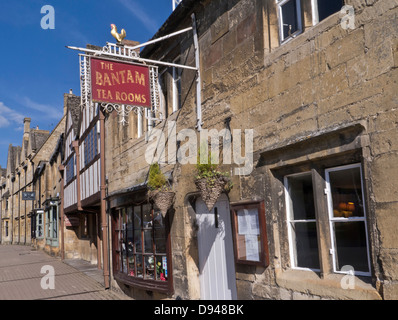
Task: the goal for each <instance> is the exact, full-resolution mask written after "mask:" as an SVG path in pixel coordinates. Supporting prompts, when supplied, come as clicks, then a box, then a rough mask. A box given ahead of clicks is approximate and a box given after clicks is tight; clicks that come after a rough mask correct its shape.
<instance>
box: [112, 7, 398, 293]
mask: <svg viewBox="0 0 398 320" xmlns="http://www.w3.org/2000/svg"><path fill="white" fill-rule="evenodd" d="M302 2H303V8H304V9H303V10H304V13H303V15H304V17H303V18H304V32H303V33H302V34H300V35H299V36H297V37H296V38H294V39H292V40H291V41H289V42H287V43H285V44H282V45H279V39H278V20H277V15H276V8H275V1H273V0H272V1H265V0H264V1H261V0H257V1H245V0H242V1H221V0H220V1H202V2H201V3H200V4H197V5H196V6H195V7H194V8H193V10H191V11H190V12H185V15H184V16H177V15H176V16H175V17H174V18H175V20H174V25H172V22H171V21H169V23H168V24H167V23H166V24H165V25H164V31H165V32H166V31H170V32H173V31H176V30H180V29H182V28H183V27H188V26H190V25H191V20H190V13H191V12H195V15H196V19H197V24H198V35H199V46H200V63H201V67H200V71H201V77H202V78H201V80H202V83H201V86H202V93H201V94H202V114H203V128H205V129H213V128H214V129H217V130H221V129H223V128H225V120H226V119H227V118H229V117H230V118H231V120H230V123H229V124H230V128H231V129H242V130H244V129H253V130H254V146H253V149H254V153H255V163H254V170H253V172H252V173H251V175H249V176H241V177H239V176H234V177H233V183H234V188H233V189H232V191H231V192H230V193H229V198H230V201H231V202H232V201H233V202H235V201H241V200H248V199H253V198H256V199H264V201H265V204H266V220H267V233H268V245H269V250H270V265H269V266H268V267H267V268H262V267H252V266H242V265H237V266H236V279H237V289H238V298H239V299H380V298H384V299H396V298H397V297H398V268H397V259H398V239H397V235H396V232H395V231H394V230H396V229H397V227H398V219H397V217H396V212H397V201H396V199H397V193H398V191H397V190H398V182H397V181H396V179H391V178H390V177H394V176H397V173H398V161H397V157H398V143H397V142H398V136H397V123H398V120H397V119H398V113H397V102H398V96H397V92H398V91H397V79H398V71H397V66H398V53H397V52H398V40H397V39H398V24H397V23H396V21H397V18H398V2H397V1H394V0H379V1H365V0H362V1H360V0H357V1H350V0H347V1H346V4H349V5H352V6H353V7H354V9H355V19H356V20H355V21H356V22H355V28H354V29H352V30H351V29H347V30H345V29H343V28H342V27H341V25H340V22H341V16H340V15H339V13H336V14H334V15H332V16H330V17H328V18H327V19H325V20H324V21H321V22H320V23H319V24H317V25H316V26H312V25H311V24H312V17H311V14H312V13H311V10H310V6H309V4H310V2H311V1H310V0H305V1H302ZM175 21H178V22H175ZM146 53H147V56H148V57H150V58H160V57H162V59H164V60H165V59H167V58H169V60H168V61H172V60H173V58H175V57H176V56H180V57H182V60H183V61H185V62H186V63H187V64H190V65H193V61H194V56H193V43H192V38H191V36H188V35H183V36H180V37H176V38H173V39H170V40H168V41H165V42H163V43H162V44H161V45H157V46H154V47H153V48H152V49H150V50H149V49H148V50H147V51H146ZM194 77H195V74H194V73H192V72H191V71H183V73H182V80H183V81H182V84H183V86H182V100H183V101H184V103H183V106H182V109H180V110H179V111H177V112H175V113H173V114H171V115H170V116H169V117H168V119H167V120H168V121H171V120H173V121H176V125H177V131H179V130H181V129H184V128H195V124H196V100H195V99H196V96H195V94H196V93H195V85H192V83H193V81H194V79H195V78H194ZM136 121H137V117H136V115H134V114H131V116H130V118H129V126H127V127H125V128H123V126H121V125H120V124H118V123H117V122H118V119H117V117H116V115H115V112H113V113H112V114H110V115H109V117H108V118H107V120H106V146H107V147H106V148H107V149H106V159H107V163H106V168H107V176H108V192H109V193H110V194H112V193H113V192H117V191H118V190H119V191H120V190H123V189H127V188H130V187H132V186H134V185H136V184H140V183H143V182H145V180H146V175H147V173H148V169H149V164H148V163H147V161H146V160H145V157H144V154H145V151H146V150H147V147H148V143H147V141H146V139H145V135H144V136H143V137H141V138H139V139H137V138H136V136H135V132H136V126H137V123H136ZM156 128H160V129H162V130H164V132H165V133H166V135H167V122H166V121H164V122H161V123H158V124H157V126H156ZM333 157H340V158H341V159H344V160H343V162H344V161H349V160H352V159H357V160H358V161H360V162H361V163H362V165H363V169H364V179H365V187H366V188H365V189H366V191H365V193H366V204H367V217H368V220H367V222H368V233H369V247H370V251H371V252H370V257H371V266H372V277H370V278H369V277H368V278H365V279H362V278H361V279H360V278H358V279H357V286H356V289H355V290H344V289H342V288H341V286H340V281H341V275H336V274H332V273H328V274H325V275H317V274H314V273H311V272H304V271H302V272H299V271H294V272H293V271H292V270H290V268H289V262H288V260H289V258H288V241H287V234H286V224H285V222H284V221H285V220H286V218H285V217H286V212H285V208H284V205H283V199H284V198H283V197H284V196H283V185H282V184H281V181H280V179H279V178H278V176H277V174H276V173H275V172H276V171H278V170H279V168H281V167H288V166H293V165H297V164H302V163H306V162H315V161H318V160H319V159H330V158H333ZM233 166H234V165H232V166H223V167H222V170H223V171H230V170H231V167H233ZM162 170H163V171H164V172H167V171H169V172H171V171H172V175H173V179H174V180H173V181H174V190H175V191H176V192H177V197H176V202H175V205H174V210H173V212H172V214H171V215H170V221H171V223H172V224H171V225H172V230H171V241H172V255H173V282H174V291H175V292H174V297H176V296H180V297H182V298H190V299H196V298H199V297H200V287H199V281H198V274H199V271H198V256H197V255H198V252H197V239H196V230H197V225H196V221H195V212H194V208H193V207H192V205H191V204H190V200H189V199H190V197H189V196H190V195H192V196H195V194H196V188H195V186H194V183H193V178H194V166H193V165H180V164H176V165H170V164H167V163H166V164H163V165H162ZM278 179H279V180H278Z"/></svg>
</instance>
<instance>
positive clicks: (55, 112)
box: [21, 97, 64, 120]
mask: <svg viewBox="0 0 398 320" xmlns="http://www.w3.org/2000/svg"><path fill="white" fill-rule="evenodd" d="M21 103H22V104H23V105H24V106H26V107H28V108H29V109H33V110H36V111H39V112H41V113H43V114H44V115H45V116H46V117H47V118H49V119H58V120H61V118H62V116H63V112H64V111H63V108H54V107H51V106H49V105H46V104H41V103H37V102H34V101H32V100H31V99H30V98H28V97H24V98H22V99H21Z"/></svg>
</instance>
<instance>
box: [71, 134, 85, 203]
mask: <svg viewBox="0 0 398 320" xmlns="http://www.w3.org/2000/svg"><path fill="white" fill-rule="evenodd" d="M72 147H73V148H74V149H75V154H76V189H77V210H78V211H83V208H82V201H81V195H80V153H79V141H77V140H76V141H73V142H72Z"/></svg>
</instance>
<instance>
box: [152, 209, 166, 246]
mask: <svg viewBox="0 0 398 320" xmlns="http://www.w3.org/2000/svg"><path fill="white" fill-rule="evenodd" d="M153 226H154V238H155V250H156V253H166V229H165V221H164V218H163V216H162V214H161V213H160V211H154V219H153Z"/></svg>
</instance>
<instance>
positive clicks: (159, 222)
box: [153, 211, 165, 228]
mask: <svg viewBox="0 0 398 320" xmlns="http://www.w3.org/2000/svg"><path fill="white" fill-rule="evenodd" d="M153 226H154V227H155V228H164V226H165V220H164V218H163V216H162V214H161V213H160V211H154V213H153Z"/></svg>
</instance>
